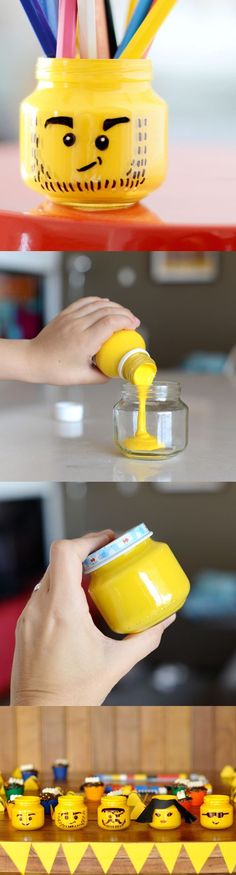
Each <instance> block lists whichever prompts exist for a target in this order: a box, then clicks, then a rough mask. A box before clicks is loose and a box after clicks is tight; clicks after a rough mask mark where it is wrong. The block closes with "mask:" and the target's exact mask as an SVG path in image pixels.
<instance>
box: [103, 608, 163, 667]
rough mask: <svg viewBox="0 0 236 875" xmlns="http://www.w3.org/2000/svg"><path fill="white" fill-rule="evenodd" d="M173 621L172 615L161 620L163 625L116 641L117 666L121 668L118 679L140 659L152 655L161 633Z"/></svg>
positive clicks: (157, 645)
mask: <svg viewBox="0 0 236 875" xmlns="http://www.w3.org/2000/svg"><path fill="white" fill-rule="evenodd" d="M175 619H176V614H172V616H171V617H168V618H167V619H166V620H163V623H158V624H157V625H156V626H152V628H151V629H147V630H146V631H145V632H139V633H138V634H137V635H128V636H127V638H124V639H123V641H119V642H118V641H117V659H118V666H119V668H122V674H121V675H120V677H123V675H124V674H127V672H128V671H130V669H131V668H133V667H134V665H136V663H137V662H140V661H141V659H144V657H145V656H148V654H149V653H152V652H153V650H156V648H157V647H159V645H160V643H161V639H162V635H163V632H164V631H165V629H167V628H168V626H170V625H171V624H172V623H174V621H175Z"/></svg>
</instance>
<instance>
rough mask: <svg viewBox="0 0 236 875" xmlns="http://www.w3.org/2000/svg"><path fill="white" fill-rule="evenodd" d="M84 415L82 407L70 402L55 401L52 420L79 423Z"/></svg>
mask: <svg viewBox="0 0 236 875" xmlns="http://www.w3.org/2000/svg"><path fill="white" fill-rule="evenodd" d="M83 415H84V405H83V404H76V403H74V402H72V401H57V402H56V404H54V419H56V420H57V422H81V420H82V419H83Z"/></svg>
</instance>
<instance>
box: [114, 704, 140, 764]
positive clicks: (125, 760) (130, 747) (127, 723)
mask: <svg viewBox="0 0 236 875" xmlns="http://www.w3.org/2000/svg"><path fill="white" fill-rule="evenodd" d="M139 712H140V708H136V707H133V708H127V707H126V708H123V707H121V708H117V709H116V715H115V746H116V763H117V769H118V771H121V772H125V771H126V770H127V771H130V772H132V771H134V772H136V771H138V770H139V769H140V721H139Z"/></svg>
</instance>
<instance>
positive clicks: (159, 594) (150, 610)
mask: <svg viewBox="0 0 236 875" xmlns="http://www.w3.org/2000/svg"><path fill="white" fill-rule="evenodd" d="M151 536H152V532H150V531H149V530H148V528H147V526H145V524H144V523H140V525H138V526H135V527H134V528H133V529H130V530H129V531H128V532H125V534H124V535H122V536H121V537H120V538H116V539H115V541H112V542H111V543H110V544H108V545H107V546H106V547H102V548H101V549H100V550H96V552H95V553H90V555H89V556H88V557H87V559H85V561H84V564H83V567H84V571H85V574H90V575H91V579H90V584H89V594H90V596H91V598H92V599H93V601H94V603H95V605H96V607H97V608H98V610H99V611H100V614H101V615H102V617H103V618H104V620H105V621H106V623H107V625H108V626H109V627H110V629H112V631H113V632H117V633H118V634H121V635H125V634H129V633H132V632H133V633H134V632H141V631H143V630H144V629H148V628H150V627H151V626H154V625H155V624H156V623H161V622H162V621H163V620H165V619H166V618H167V617H170V616H171V614H174V613H175V612H176V611H178V610H179V609H180V608H181V607H182V605H183V604H184V602H185V600H186V598H187V596H188V594H189V589H190V584H189V581H188V578H187V577H186V574H185V572H184V571H183V569H182V568H181V566H180V565H179V562H178V561H177V559H176V558H175V556H174V554H173V553H172V550H171V549H170V547H169V546H168V544H163V543H161V542H160V541H159V542H158V541H153V540H152V537H151Z"/></svg>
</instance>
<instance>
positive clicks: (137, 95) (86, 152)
mask: <svg viewBox="0 0 236 875" xmlns="http://www.w3.org/2000/svg"><path fill="white" fill-rule="evenodd" d="M151 77H152V64H151V62H150V61H149V60H122V59H120V60H103V59H102V60H81V59H80V58H74V59H65V58H64V59H59V58H52V59H51V58H39V60H38V64H37V69H36V79H37V83H38V84H37V88H36V90H35V92H34V93H33V94H31V95H30V96H29V97H27V98H26V99H25V100H24V101H23V103H22V105H21V119H20V148H21V173H22V177H23V180H24V182H25V183H26V184H27V185H28V186H30V188H33V189H34V190H35V191H39V192H40V193H41V194H46V195H47V196H48V197H50V199H51V200H52V201H56V202H58V203H62V204H69V205H72V206H77V207H80V208H81V207H83V208H88V209H89V208H90V209H108V208H110V209H114V208H116V207H125V206H129V205H131V204H134V203H135V202H136V201H138V200H140V198H141V197H142V198H143V197H145V196H146V195H147V194H149V192H151V191H152V190H153V189H155V188H156V187H157V186H159V185H160V184H161V183H162V181H163V179H164V177H165V175H166V168H167V106H166V103H165V102H164V101H163V100H162V99H161V98H160V97H158V96H157V94H155V92H154V91H153V89H152V87H151Z"/></svg>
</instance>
